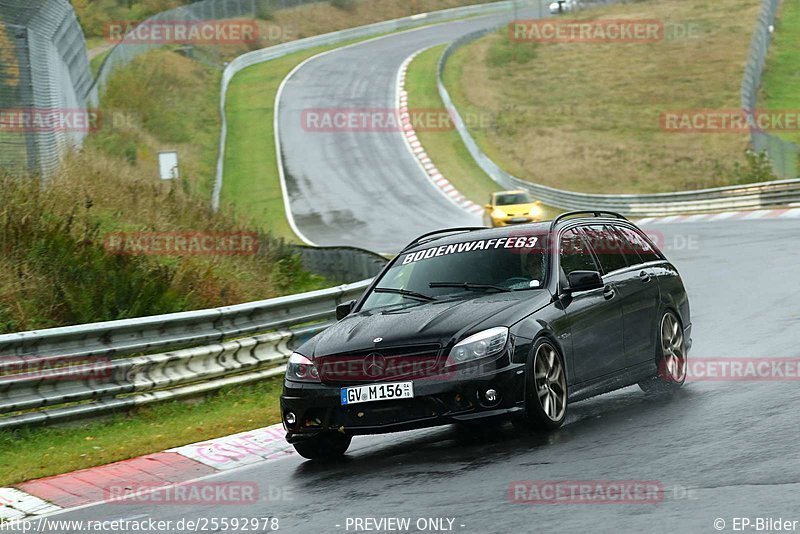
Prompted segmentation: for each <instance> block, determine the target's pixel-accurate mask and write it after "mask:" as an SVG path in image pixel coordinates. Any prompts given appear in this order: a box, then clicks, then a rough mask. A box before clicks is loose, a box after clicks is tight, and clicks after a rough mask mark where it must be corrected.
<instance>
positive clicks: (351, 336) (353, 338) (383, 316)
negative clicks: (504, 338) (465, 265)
mask: <svg viewBox="0 0 800 534" xmlns="http://www.w3.org/2000/svg"><path fill="white" fill-rule="evenodd" d="M550 301H551V295H550V293H549V292H548V291H547V290H544V289H542V290H536V291H520V292H517V293H500V294H491V295H483V296H479V297H475V298H468V299H458V300H453V299H450V300H444V301H440V302H430V303H424V304H419V305H412V306H404V307H397V306H392V307H388V308H381V309H377V310H370V311H366V312H361V313H356V314H353V315H349V316H348V317H345V318H344V319H342V320H341V321H339V322H338V323H336V324H335V325H333V326H331V327H330V328H328V329H327V330H325V331H324V332H322V333H320V334H318V335H317V336H315V337H314V338H312V339H311V340H310V341H308V342H306V343H305V344H303V345H302V346H301V347H300V348H298V349H297V351H298V352H299V353H301V354H303V355H305V356H309V357H319V356H329V355H332V354H342V353H346V352H351V351H360V350H371V349H374V348H376V347H381V348H384V347H400V346H407V345H421V344H432V343H438V344H440V345H442V346H446V345H448V344H449V343H450V342H452V341H456V340H460V339H462V338H463V337H465V336H466V335H471V334H473V333H476V332H478V331H480V330H484V329H487V328H492V327H495V326H511V325H513V324H514V323H516V322H518V321H520V320H522V319H524V318H525V317H527V316H528V315H530V314H531V313H533V312H535V311H537V310H539V309H541V308H542V307H544V306H546V305H547V304H548V303H550ZM377 338H382V339H381V341H379V342H375V340H376V339H377Z"/></svg>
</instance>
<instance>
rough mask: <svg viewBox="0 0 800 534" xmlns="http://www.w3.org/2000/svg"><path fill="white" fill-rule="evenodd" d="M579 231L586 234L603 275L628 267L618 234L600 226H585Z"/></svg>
mask: <svg viewBox="0 0 800 534" xmlns="http://www.w3.org/2000/svg"><path fill="white" fill-rule="evenodd" d="M581 230H582V231H583V232H584V233H585V234H586V237H587V239H588V241H589V246H591V247H592V250H594V253H595V255H596V256H597V259H598V261H599V262H600V266H601V267H602V268H603V273H604V274H607V273H610V272H612V271H616V270H618V269H625V268H626V267H628V262H627V260H626V259H625V254H624V250H625V249H624V244H623V242H622V238H621V237H620V236H619V234H617V233H616V232H614V231H613V230H611V229H610V228H609V227H607V226H604V225H600V224H593V225H591V226H586V227H583V228H581ZM637 263H638V258H637Z"/></svg>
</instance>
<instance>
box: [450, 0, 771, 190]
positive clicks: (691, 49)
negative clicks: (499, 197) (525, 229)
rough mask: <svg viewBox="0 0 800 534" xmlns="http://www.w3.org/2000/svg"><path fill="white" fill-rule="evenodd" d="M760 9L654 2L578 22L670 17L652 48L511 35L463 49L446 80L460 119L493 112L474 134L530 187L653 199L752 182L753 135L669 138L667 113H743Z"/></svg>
mask: <svg viewBox="0 0 800 534" xmlns="http://www.w3.org/2000/svg"><path fill="white" fill-rule="evenodd" d="M758 8H759V6H758V2H748V1H744V0H714V1H711V0H700V1H674V2H656V1H654V0H644V1H641V2H635V3H626V4H621V5H615V6H607V7H601V8H597V9H591V10H587V11H584V12H581V13H578V14H574V15H572V14H571V15H569V17H570V18H571V19H574V18H580V19H592V18H597V19H613V18H631V19H656V20H660V21H663V22H664V23H665V25H666V29H667V31H666V35H667V38H665V39H663V40H660V41H658V42H649V43H647V42H638V43H636V42H632V43H619V42H611V43H569V42H564V43H536V42H515V41H511V40H510V39H509V35H508V31H507V29H503V30H502V31H500V32H498V33H494V34H491V35H489V36H487V37H485V38H483V39H480V40H478V41H476V42H474V43H472V44H470V45H468V46H466V47H463V48H462V49H460V50H459V51H458V52H457V53H456V54H455V56H454V57H453V58H452V61H451V62H450V63H449V65H448V69H447V73H446V78H445V81H446V83H447V87H448V90H449V91H450V92H451V95H452V96H453V99H454V101H455V102H456V104H457V105H458V106H459V109H460V110H461V111H462V112H465V113H473V114H475V115H476V116H481V114H484V115H486V120H485V121H483V123H485V124H488V127H486V128H473V129H471V132H472V134H473V135H474V137H475V139H476V141H477V142H478V144H479V145H480V146H481V147H482V149H483V150H484V151H485V152H486V154H487V155H488V156H489V157H491V158H492V159H493V160H494V161H495V162H497V164H498V165H500V166H501V167H503V168H504V169H506V170H507V171H508V172H510V173H511V174H514V175H516V176H518V177H520V178H523V179H526V180H530V181H532V182H536V183H541V184H544V185H549V186H553V187H559V188H563V189H569V190H575V191H584V192H594V193H646V192H668V191H676V190H682V189H695V188H702V187H714V186H719V185H725V184H728V183H731V182H733V181H740V180H739V175H740V174H744V176H742V177H741V179H742V180H747V179H748V178H750V176H749V175H747V173H746V172H745V173H737V166H736V164H737V163H739V164H740V165H744V166H747V165H749V164H750V162H749V160H747V159H746V158H745V154H744V152H745V149H746V147H747V143H748V136H747V135H745V134H736V133H724V134H697V133H670V132H664V131H662V129H661V114H662V113H663V112H666V111H673V110H696V109H738V107H739V87H740V83H741V78H742V74H743V59H744V58H746V57H747V49H748V45H749V42H750V37H751V34H752V31H753V28H754V25H755V22H756V18H757V14H758ZM679 29H683V30H686V31H687V36H685V37H681V36H680V35H679V33H678V30H679Z"/></svg>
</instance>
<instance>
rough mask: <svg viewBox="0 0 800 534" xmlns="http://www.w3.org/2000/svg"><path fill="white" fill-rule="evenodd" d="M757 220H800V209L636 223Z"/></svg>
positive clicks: (706, 215) (677, 217)
mask: <svg viewBox="0 0 800 534" xmlns="http://www.w3.org/2000/svg"><path fill="white" fill-rule="evenodd" d="M757 219H800V208H791V209H789V208H787V209H780V210H756V211H725V212H722V213H700V214H696V215H669V216H667V217H645V218H643V219H639V220H638V221H636V224H638V225H639V226H643V225H648V224H676V223H694V222H718V221H735V220H742V221H752V220H757Z"/></svg>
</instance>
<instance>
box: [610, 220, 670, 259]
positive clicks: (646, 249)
mask: <svg viewBox="0 0 800 534" xmlns="http://www.w3.org/2000/svg"><path fill="white" fill-rule="evenodd" d="M618 230H619V231H620V232H621V233H622V235H624V236H625V238H626V240H627V241H629V242H630V243H631V244H632V245H633V247H634V250H636V252H638V253H639V256H641V258H642V262H644V263H647V262H649V261H660V260H661V259H662V258H661V256H660V255H659V253H658V252H657V251H656V250H655V249H654V248H653V246H652V245H651V244H650V243H649V242H648V241H647V239H646V238H645V237H644V236H643V235H642V234H641V233H640V232H637V231H636V230H633V229H632V228H626V227H624V226H622V227H619V228H618Z"/></svg>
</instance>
